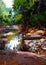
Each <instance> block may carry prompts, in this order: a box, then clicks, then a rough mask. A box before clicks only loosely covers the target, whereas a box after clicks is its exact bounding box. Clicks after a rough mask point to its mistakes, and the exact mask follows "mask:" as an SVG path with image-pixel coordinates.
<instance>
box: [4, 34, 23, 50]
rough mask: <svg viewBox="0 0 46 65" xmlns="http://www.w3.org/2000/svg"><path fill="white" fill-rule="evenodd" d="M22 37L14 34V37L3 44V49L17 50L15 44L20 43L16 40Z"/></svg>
mask: <svg viewBox="0 0 46 65" xmlns="http://www.w3.org/2000/svg"><path fill="white" fill-rule="evenodd" d="M21 39H22V37H21V35H19V36H15V38H13V39H11V40H10V41H9V42H8V43H7V44H6V45H5V50H16V51H17V50H18V49H17V45H18V44H20V42H18V40H21Z"/></svg>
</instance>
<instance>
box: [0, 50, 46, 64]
mask: <svg viewBox="0 0 46 65" xmlns="http://www.w3.org/2000/svg"><path fill="white" fill-rule="evenodd" d="M0 65H46V59H44V58H42V55H37V54H34V53H30V52H20V51H19V52H16V51H2V52H1V51H0Z"/></svg>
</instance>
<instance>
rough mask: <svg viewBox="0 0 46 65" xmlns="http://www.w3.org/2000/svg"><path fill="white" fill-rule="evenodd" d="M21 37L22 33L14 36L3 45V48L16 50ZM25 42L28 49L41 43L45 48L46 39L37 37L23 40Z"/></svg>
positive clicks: (34, 47)
mask: <svg viewBox="0 0 46 65" xmlns="http://www.w3.org/2000/svg"><path fill="white" fill-rule="evenodd" d="M21 39H22V35H19V36H15V37H14V38H12V39H11V40H10V41H8V43H7V44H6V45H5V50H16V51H18V48H19V46H18V45H19V44H20V41H18V40H21ZM43 43H44V44H43ZM25 44H26V45H27V46H29V50H35V49H36V47H37V44H38V45H40V44H43V47H44V48H46V39H40V40H39V39H38V40H25Z"/></svg>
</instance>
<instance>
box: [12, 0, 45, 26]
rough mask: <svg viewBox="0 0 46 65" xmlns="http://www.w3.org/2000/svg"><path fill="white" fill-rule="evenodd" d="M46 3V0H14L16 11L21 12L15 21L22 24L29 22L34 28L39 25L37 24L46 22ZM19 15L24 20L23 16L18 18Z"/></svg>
mask: <svg viewBox="0 0 46 65" xmlns="http://www.w3.org/2000/svg"><path fill="white" fill-rule="evenodd" d="M45 3H46V1H45V0H14V4H13V8H14V11H15V12H16V11H19V12H18V14H16V17H15V21H16V22H17V21H19V22H21V23H22V22H26V21H27V20H28V22H29V21H30V23H31V25H33V26H34V25H37V24H38V23H37V22H39V23H40V24H41V22H42V23H44V22H46V10H45V6H46V5H45ZM19 13H20V14H22V15H23V17H22V19H21V16H20V17H19V16H18V15H19Z"/></svg>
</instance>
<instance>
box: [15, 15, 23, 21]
mask: <svg viewBox="0 0 46 65" xmlns="http://www.w3.org/2000/svg"><path fill="white" fill-rule="evenodd" d="M22 17H23V15H22V14H18V15H17V16H16V17H15V18H14V20H15V21H16V22H18V21H20V20H21V19H22Z"/></svg>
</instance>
